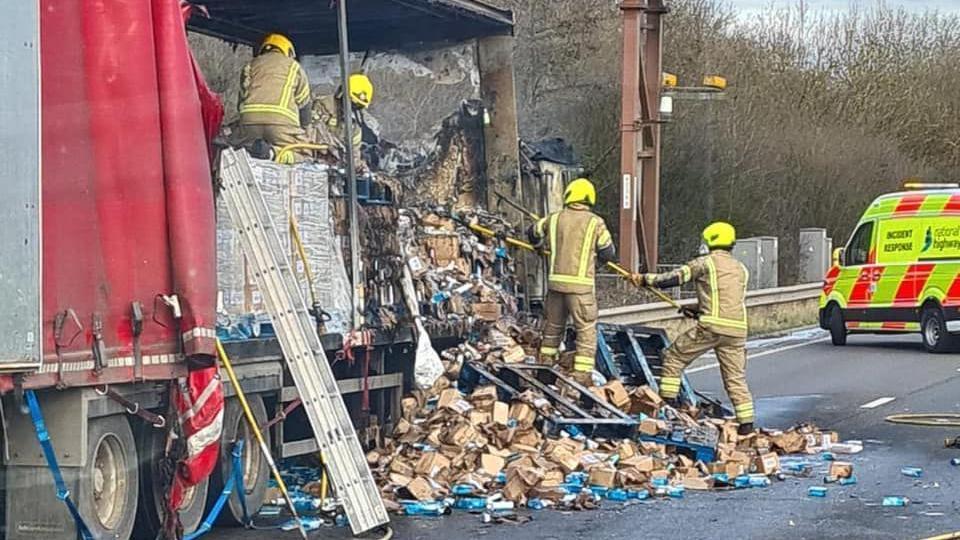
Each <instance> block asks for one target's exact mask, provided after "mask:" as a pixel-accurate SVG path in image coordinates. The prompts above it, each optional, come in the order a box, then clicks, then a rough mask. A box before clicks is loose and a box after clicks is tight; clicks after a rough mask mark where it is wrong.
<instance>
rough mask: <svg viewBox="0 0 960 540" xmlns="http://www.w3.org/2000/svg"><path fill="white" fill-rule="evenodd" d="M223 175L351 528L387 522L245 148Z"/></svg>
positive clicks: (226, 160) (227, 154) (229, 155)
mask: <svg viewBox="0 0 960 540" xmlns="http://www.w3.org/2000/svg"><path fill="white" fill-rule="evenodd" d="M220 176H221V181H222V186H221V191H222V193H223V198H224V202H225V203H226V207H227V212H228V213H229V214H230V219H231V221H232V222H233V225H234V227H235V228H236V230H237V232H239V233H240V244H241V246H242V249H243V253H244V255H245V256H246V258H247V262H248V264H249V265H250V266H251V267H252V268H253V270H254V276H255V279H256V283H257V287H259V289H260V292H261V294H262V295H263V299H264V303H265V305H266V307H267V311H268V312H269V313H270V318H271V320H272V321H273V325H274V328H275V330H276V333H277V338H278V340H279V342H280V347H281V349H282V350H283V356H284V358H285V359H286V363H287V367H288V368H289V370H290V374H291V375H292V377H293V381H294V383H295V385H296V387H297V391H298V392H299V393H300V399H301V400H302V401H303V408H304V410H305V411H306V413H307V417H308V418H309V420H310V426H311V427H312V428H313V434H314V437H315V438H316V441H317V445H318V446H319V447H320V451H321V452H323V455H324V458H325V460H326V463H327V467H328V469H329V472H330V476H331V479H332V480H333V485H334V487H335V489H336V492H337V495H338V496H339V497H340V498H341V499H342V500H343V506H344V510H345V512H346V515H347V518H348V519H349V520H350V527H351V528H352V530H353V533H354V534H359V533H361V532H364V531H368V530H370V529H372V528H374V527H377V526H379V525H383V524H385V523H387V522H388V521H389V517H388V516H387V511H386V508H385V507H384V505H383V500H382V499H381V498H380V491H379V489H378V488H377V484H376V482H375V481H374V479H373V475H372V474H371V473H370V467H369V466H368V465H367V460H366V456H365V455H364V452H363V449H362V448H361V446H360V440H359V438H358V437H357V433H356V431H355V430H354V427H353V423H352V422H351V420H350V415H349V413H348V412H347V408H346V405H345V404H344V402H343V398H342V397H341V396H340V391H339V389H338V387H337V382H336V379H335V378H334V376H333V372H332V371H331V370H330V366H329V364H328V363H327V357H326V354H325V352H324V350H323V346H322V345H321V342H320V337H319V336H318V335H317V327H316V325H315V324H314V322H313V319H312V318H311V315H310V314H309V312H308V311H307V306H306V302H305V301H304V299H303V294H302V292H301V290H300V286H299V284H298V283H297V279H296V277H295V275H294V273H293V270H292V269H291V267H290V263H289V261H288V259H287V257H286V255H285V252H284V250H283V248H282V244H281V243H280V237H279V235H278V231H277V229H276V226H275V225H274V223H273V219H272V217H271V216H270V213H269V211H268V209H267V205H266V202H265V201H264V198H263V194H262V193H261V191H260V188H259V187H258V186H257V184H256V180H255V178H254V174H253V169H252V168H251V166H250V161H249V158H248V156H247V154H246V152H245V151H243V150H234V149H229V148H228V149H225V150H224V151H223V152H222V154H221V157H220Z"/></svg>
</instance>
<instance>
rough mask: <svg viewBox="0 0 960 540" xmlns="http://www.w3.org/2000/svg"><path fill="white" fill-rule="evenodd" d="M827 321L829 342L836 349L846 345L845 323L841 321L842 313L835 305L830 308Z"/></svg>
mask: <svg viewBox="0 0 960 540" xmlns="http://www.w3.org/2000/svg"><path fill="white" fill-rule="evenodd" d="M827 321H828V324H829V326H830V341H831V342H832V343H833V344H834V345H835V346H837V347H842V346H844V345H846V344H847V323H846V322H845V321H844V320H843V311H841V310H840V307H839V306H837V305H836V304H834V305H833V306H831V307H830V313H829V315H827Z"/></svg>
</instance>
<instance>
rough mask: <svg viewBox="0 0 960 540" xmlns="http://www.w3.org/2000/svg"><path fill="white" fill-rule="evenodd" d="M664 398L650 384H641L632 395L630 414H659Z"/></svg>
mask: <svg viewBox="0 0 960 540" xmlns="http://www.w3.org/2000/svg"><path fill="white" fill-rule="evenodd" d="M662 405H663V399H662V398H661V397H660V394H657V393H656V392H654V391H653V389H652V388H650V387H649V386H640V387H638V388H637V389H636V390H634V391H633V394H631V395H630V414H640V413H643V414H645V415H647V416H654V417H655V416H657V413H659V412H660V407H661V406H662Z"/></svg>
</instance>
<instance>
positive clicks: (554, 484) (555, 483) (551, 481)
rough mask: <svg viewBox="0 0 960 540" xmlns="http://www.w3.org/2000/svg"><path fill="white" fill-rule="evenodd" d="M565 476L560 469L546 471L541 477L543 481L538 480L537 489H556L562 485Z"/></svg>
mask: <svg viewBox="0 0 960 540" xmlns="http://www.w3.org/2000/svg"><path fill="white" fill-rule="evenodd" d="M565 476H566V475H565V474H564V472H563V471H561V470H560V469H555V470H552V471H547V472H546V473H544V475H543V479H542V480H540V483H539V484H537V487H539V488H544V489H552V488H558V487H560V486H561V485H562V484H563V481H564V478H565Z"/></svg>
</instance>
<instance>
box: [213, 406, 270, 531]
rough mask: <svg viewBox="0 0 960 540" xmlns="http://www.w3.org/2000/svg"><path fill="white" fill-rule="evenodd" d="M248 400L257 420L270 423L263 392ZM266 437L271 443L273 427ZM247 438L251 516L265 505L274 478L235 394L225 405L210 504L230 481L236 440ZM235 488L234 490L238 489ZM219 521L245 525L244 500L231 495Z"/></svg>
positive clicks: (246, 487)
mask: <svg viewBox="0 0 960 540" xmlns="http://www.w3.org/2000/svg"><path fill="white" fill-rule="evenodd" d="M247 403H249V404H250V411H251V412H252V413H253V417H254V419H255V420H256V422H257V425H260V426H262V425H264V424H266V423H267V408H266V406H264V404H263V398H261V397H260V396H259V395H255V394H254V395H248V396H247ZM262 433H263V439H264V441H265V442H266V443H267V447H268V448H269V447H270V430H264V431H263V432H262ZM239 439H243V489H244V495H246V501H247V511H248V512H249V513H250V515H251V516H254V515H256V513H257V512H258V511H259V510H260V507H261V506H263V500H264V498H265V497H266V494H267V481H268V480H269V479H270V467H269V465H268V464H267V460H266V458H264V456H263V454H261V453H260V446H259V445H258V443H257V439H256V437H255V436H254V434H253V432H252V431H251V430H250V426H249V425H248V424H247V419H246V418H245V417H244V415H243V409H242V408H241V407H240V401H239V400H238V399H237V398H235V397H232V398H230V399H228V400H227V401H226V403H225V404H224V407H223V436H222V438H221V442H220V463H218V464H217V467H216V468H214V470H213V474H212V475H210V489H209V490H208V491H207V505H208V508H209V507H210V506H211V505H212V504H213V502H214V501H216V500H217V497H219V496H220V492H221V491H223V486H224V484H226V482H227V480H228V479H229V478H230V475H231V474H233V465H232V462H233V457H232V456H231V454H230V453H231V451H232V450H233V443H234V441H237V440H239ZM236 490H237V488H234V493H237V491H236ZM217 523H218V524H220V525H227V526H238V525H243V509H242V508H241V507H240V501H239V500H238V498H237V497H236V496H231V497H230V502H229V504H227V505H225V506H224V508H223V511H222V512H220V516H219V517H218V518H217Z"/></svg>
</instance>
